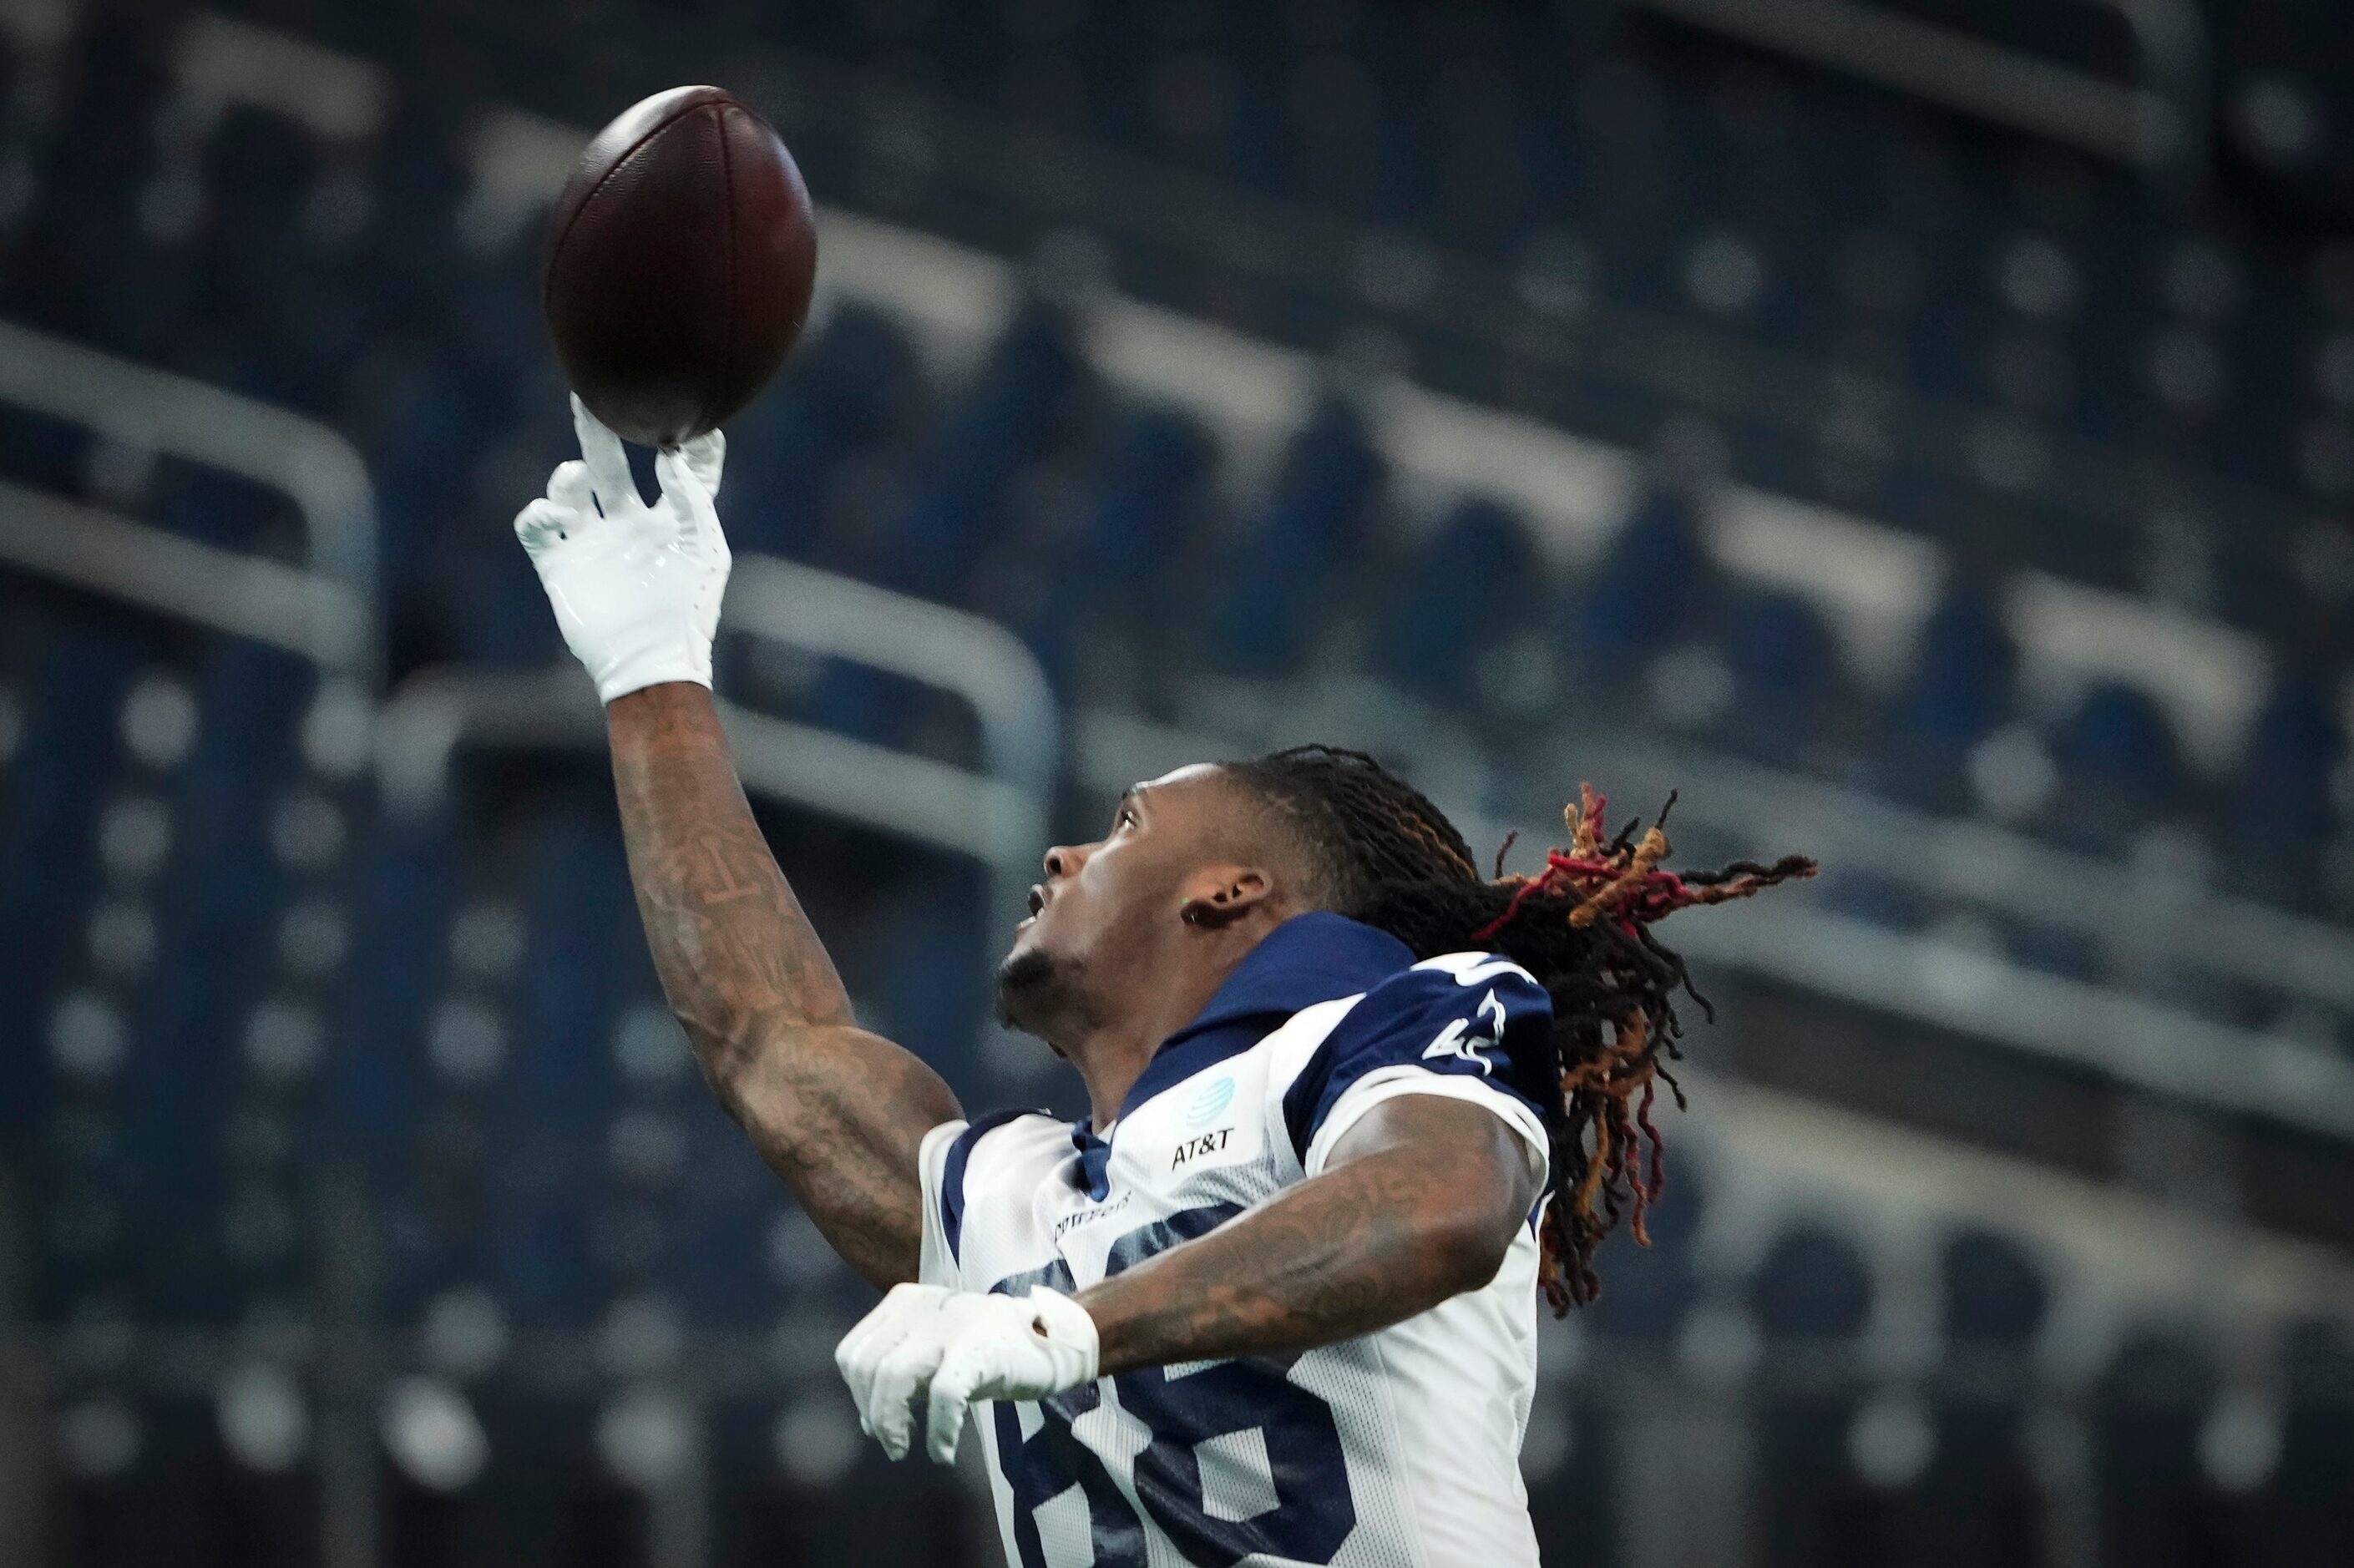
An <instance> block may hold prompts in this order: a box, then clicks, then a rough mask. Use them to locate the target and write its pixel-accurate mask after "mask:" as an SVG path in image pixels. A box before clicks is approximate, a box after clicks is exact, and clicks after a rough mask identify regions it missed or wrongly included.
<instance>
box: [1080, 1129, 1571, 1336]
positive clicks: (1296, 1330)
mask: <svg viewBox="0 0 2354 1568" xmlns="http://www.w3.org/2000/svg"><path fill="white" fill-rule="evenodd" d="M1535 1197H1536V1194H1535V1192H1534V1184H1533V1183H1532V1181H1531V1179H1530V1177H1529V1173H1528V1171H1527V1168H1526V1166H1525V1164H1524V1163H1523V1161H1522V1157H1521V1153H1520V1150H1519V1147H1518V1145H1517V1143H1516V1142H1515V1140H1514V1138H1513V1135H1512V1133H1511V1131H1510V1130H1509V1129H1507V1128H1505V1127H1504V1125H1503V1124H1502V1123H1501V1122H1500V1121H1499V1120H1498V1119H1497V1118H1495V1117H1494V1116H1493V1115H1492V1114H1490V1112H1488V1111H1485V1110H1482V1109H1480V1108H1479V1107H1476V1106H1469V1105H1465V1104H1463V1103H1462V1102H1460V1101H1456V1100H1447V1099H1438V1098H1433V1097H1420V1096H1412V1097H1405V1098H1401V1099H1396V1100H1392V1101H1390V1102H1388V1103H1387V1104H1385V1105H1383V1106H1381V1107H1376V1108H1375V1109H1374V1110H1373V1112H1372V1113H1370V1114H1369V1115H1368V1116H1367V1117H1366V1118H1365V1119H1364V1120H1363V1122H1362V1123H1360V1124H1359V1125H1358V1126H1357V1127H1356V1128H1352V1129H1351V1131H1350V1134H1349V1137H1348V1138H1347V1139H1343V1140H1342V1144H1341V1148H1340V1149H1338V1150H1335V1151H1334V1155H1333V1159H1332V1160H1331V1163H1330V1164H1328V1165H1327V1167H1326V1169H1325V1171H1324V1172H1323V1173H1322V1174H1321V1175H1319V1176H1315V1177H1312V1178H1310V1180H1308V1181H1302V1182H1301V1183H1299V1185H1298V1186H1296V1187H1292V1188H1290V1189H1288V1190H1287V1191H1286V1192H1283V1193H1281V1194H1280V1195H1278V1197H1276V1198H1274V1199H1272V1200H1270V1201H1269V1202H1266V1203H1264V1204H1262V1205H1261V1206H1259V1207H1258V1208H1257V1209H1254V1210H1252V1211H1251V1212H1250V1213H1246V1214H1243V1215H1241V1216H1240V1217H1238V1218H1236V1219H1234V1220H1231V1221H1229V1222H1227V1223H1226V1224H1224V1225H1221V1226H1219V1227H1218V1228H1217V1229H1216V1230H1214V1231H1212V1232H1211V1233H1210V1234H1207V1235H1204V1236H1201V1237H1198V1238H1197V1239H1195V1240H1193V1241H1190V1242H1187V1243H1185V1244H1184V1245H1181V1246H1175V1247H1172V1248H1170V1249H1169V1250H1168V1251H1167V1252H1164V1253H1162V1254H1161V1255H1159V1256H1157V1257H1155V1258H1153V1259H1151V1260H1150V1262H1148V1263H1144V1264H1140V1265H1139V1266H1137V1267H1135V1268H1132V1269H1129V1270H1128V1271H1127V1272H1126V1273H1123V1274H1118V1275H1114V1276H1113V1277H1111V1278H1109V1279H1107V1280H1105V1281H1104V1282H1103V1283H1102V1284H1100V1285H1097V1286H1096V1287H1093V1288H1091V1289H1088V1290H1086V1291H1083V1292H1081V1293H1080V1296H1079V1301H1080V1302H1081V1304H1082V1305H1084V1306H1085V1307H1086V1308H1087V1311H1088V1312H1089V1314H1090V1315H1092V1316H1093V1317H1094V1319H1095V1320H1096V1327H1097V1332H1098V1333H1099V1334H1100V1335H1101V1339H1102V1343H1101V1349H1100V1357H1101V1361H1100V1364H1101V1367H1102V1370H1103V1371H1104V1372H1105V1373H1106V1374H1110V1373H1114V1372H1125V1371H1128V1370H1129V1369H1131V1368H1134V1367H1140V1366H1158V1365H1161V1364H1164V1363H1166V1362H1170V1361H1209V1360H1214V1359H1216V1358H1219V1357H1224V1356H1243V1355H1267V1354H1272V1353H1276V1352H1279V1351H1299V1350H1308V1349H1311V1348H1313V1347H1314V1346H1317V1345H1325V1344H1331V1343H1332V1342H1333V1341H1334V1340H1345V1339H1350V1338H1352V1337H1353V1336H1355V1335H1358V1334H1365V1333H1371V1332H1372V1331H1373V1330H1376V1329H1383V1328H1386V1327H1388V1326H1389V1325H1390V1324H1392V1323H1395V1322H1399V1321H1401V1320H1403V1319H1407V1318H1411V1317H1413V1316H1414V1315H1415V1314H1416V1313H1417V1312H1421V1311H1424V1310H1426V1309H1427V1308H1432V1307H1435V1306H1437V1304H1438V1303H1439V1302H1441V1301H1444V1300H1446V1299H1447V1298H1449V1297H1451V1296H1455V1295H1458V1294H1459V1293H1461V1292H1462V1291H1465V1290H1469V1289H1475V1288H1477V1287H1479V1286H1481V1285H1484V1284H1486V1283H1487V1282H1488V1281H1489V1280H1490V1279H1492V1278H1494V1277H1495V1274H1496V1269H1497V1267H1498V1266H1499V1265H1500V1263H1501V1262H1502V1261H1503V1257H1504V1253H1505V1249H1506V1248H1507V1247H1508V1246H1509V1245H1510V1244H1511V1238H1512V1235H1513V1233H1514V1231H1515V1230H1516V1228H1517V1227H1518V1226H1519V1224H1521V1221H1522V1217H1523V1216H1524V1215H1525V1214H1526V1213H1528V1210H1529V1207H1530V1205H1531V1204H1532V1202H1534V1201H1535Z"/></svg>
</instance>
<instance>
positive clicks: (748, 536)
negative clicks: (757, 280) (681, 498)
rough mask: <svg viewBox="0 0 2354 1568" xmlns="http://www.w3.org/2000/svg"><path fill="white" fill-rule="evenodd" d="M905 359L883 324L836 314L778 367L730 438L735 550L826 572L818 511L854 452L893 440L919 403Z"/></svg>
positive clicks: (899, 340) (826, 548) (904, 347)
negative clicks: (816, 564) (777, 377)
mask: <svg viewBox="0 0 2354 1568" xmlns="http://www.w3.org/2000/svg"><path fill="white" fill-rule="evenodd" d="M918 386H919V373H918V369H917V365H916V363H915V359H914V354H913V351H912V349H911V348H910V347H909V346H908V344H907V339H906V337H905V335H904V334H902V332H901V331H900V329H899V327H898V326H897V325H896V323H893V322H892V321H891V320H890V319H889V318H888V317H886V316H884V315H882V314H880V313H876V312H875V311H871V310H866V309H864V308H861V307H858V306H854V305H843V306H841V307H839V308H837V309H836V310H835V312H834V313H833V314H832V316H830V317H829V318H828V319H827V321H826V323H825V324H824V326H823V328H822V330H821V331H819V332H818V333H817V334H815V335H814V337H813V339H812V340H811V341H810V342H808V343H805V344H802V345H801V347H800V348H799V349H797V350H796V351H795V353H794V355H793V356H792V358H791V359H790V360H789V361H788V362H787V363H786V367H785V372H784V376H783V378H782V380H781V382H780V383H779V386H778V387H777V388H776V389H775V390H774V391H772V392H770V393H769V394H768V395H767V396H766V397H761V398H760V399H759V400H758V401H757V402H755V403H754V404H753V405H752V407H751V408H749V409H748V410H747V411H746V413H745V415H744V416H743V418H740V419H739V420H737V424H736V426H735V427H734V428H733V429H731V430H730V432H729V438H728V453H727V475H726V489H727V491H728V500H727V501H726V505H725V508H724V509H725V512H726V518H727V527H728V533H729V536H730V539H731V541H732V542H733V543H734V544H735V546H736V547H737V548H738V549H739V550H760V551H767V552H769V553H771V554H776V555H787V556H802V557H805V558H810V559H814V560H818V561H821V562H826V563H829V564H831V563H832V561H833V560H834V559H836V558H837V557H838V556H839V554H840V546H834V545H832V544H830V543H829V541H828V540H827V538H826V537H825V524H826V503H827V500H828V496H829V493H830V490H831V487H832V482H833V479H834V476H835V475H836V473H838V472H839V471H840V469H841V466H842V463H843V461H844V460H845V459H847V458H848V457H850V456H851V455H852V454H853V453H854V452H857V451H859V450H864V449H865V448H868V447H870V446H873V445H875V444H876V443H878V442H881V441H885V440H889V439H891V438H893V437H894V436H896V435H897V434H899V433H900V430H901V429H902V427H903V426H904V425H905V424H906V423H907V420H908V418H909V417H910V415H911V414H912V412H913V409H914V405H915V403H916V401H917V397H919V396H920V394H919V390H918Z"/></svg>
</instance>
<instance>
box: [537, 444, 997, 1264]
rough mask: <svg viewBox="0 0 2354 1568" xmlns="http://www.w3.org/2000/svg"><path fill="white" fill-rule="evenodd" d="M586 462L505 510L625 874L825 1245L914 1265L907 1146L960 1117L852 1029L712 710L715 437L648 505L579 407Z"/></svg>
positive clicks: (671, 463) (665, 968) (718, 1074)
mask: <svg viewBox="0 0 2354 1568" xmlns="http://www.w3.org/2000/svg"><path fill="white" fill-rule="evenodd" d="M573 411H574V423H575V427H576V429H578V432H579V436H580V448H581V454H582V461H574V462H567V463H565V464H563V465H562V466H561V467H559V468H558V469H557V471H556V473H555V476H554V478H553V479H551V480H550V482H549V484H548V492H547V494H546V497H544V498H542V499H541V500H538V501H535V502H533V503H531V504H530V505H529V506H527V507H525V509H524V512H523V514H522V515H521V516H519V517H518V518H517V519H516V520H515V532H516V534H517V535H518V536H519V537H520V538H521V539H522V540H523V543H524V547H525V549H526V550H527V551H529V552H530V554H531V557H532V562H533V565H534V566H535V567H537V569H538V571H539V576H540V580H541V582H542V584H543V585H544V586H545V587H546V589H547V593H548V598H549V600H550V601H551V602H552V603H553V604H554V606H555V608H556V614H557V622H558V623H559V624H560V625H561V626H562V628H563V630H564V638H565V641H566V642H567V644H568V645H569V646H570V647H571V649H572V651H573V652H574V653H575V654H576V655H578V657H579V659H580V662H582V663H583V664H584V665H586V666H587V667H588V673H589V674H590V675H591V676H592V677H594V678H595V680H596V682H597V688H598V693H599V695H600V696H601V697H603V698H604V699H605V703H606V710H605V712H606V722H607V726H608V730H609V733H610V738H611V743H612V750H613V778H614V785H615V788H616V789H617V791H618V793H619V795H620V809H621V827H622V832H623V835H624V837H625V839H626V840H627V842H628V846H629V856H630V878H631V883H632V884H633V885H635V887H636V890H637V898H638V910H639V913H640V915H641V916H642V917H643V918H644V921H645V927H646V939H647V942H648V944H649V945H650V946H651V947H652V949H653V957H654V966H655V968H656V969H658V970H659V971H660V973H661V975H662V982H663V991H664V992H665V993H667V995H668V996H669V998H670V1004H671V1009H672V1011H673V1012H674V1013H676V1014H677V1016H678V1020H679V1022H680V1023H681V1024H682V1025H684V1028H685V1030H686V1033H687V1038H688V1039H689V1040H690V1041H691V1042H692V1043H693V1044H694V1046H695V1055H696V1057H697V1059H698V1060H699V1061H700V1062H701V1063H702V1065H703V1071H704V1075H705V1077H706V1078H707V1079H708V1080H709V1081H710V1084H711V1086H712V1089H713V1090H714V1092H715V1093H716V1094H717V1095H718V1097H719V1099H720V1102H721V1104H723V1105H725V1106H726V1107H727V1111H728V1114H729V1115H731V1116H733V1117H734V1118H736V1119H737V1122H739V1123H740V1124H742V1126H743V1128H744V1129H745V1131H746V1132H748V1133H749V1134H750V1135H751V1138H752V1141H753V1143H754V1144H755V1145H756V1146H757V1147H758V1149H759V1150H760V1154H761V1157H762V1158H763V1159H765V1160H767V1161H768V1162H769V1166H770V1167H771V1168H773V1169H774V1170H775V1171H777V1173H778V1174H779V1175H780V1176H782V1177H783V1178H784V1179H785V1181H786V1182H787V1183H788V1184H789V1185H790V1187H791V1188H792V1190H793V1192H794V1194H795V1195H796V1196H797V1197H799V1198H800V1200H801V1204H802V1206H803V1207H804V1208H806V1209H807V1210H808V1211H809V1212H810V1214H811V1218H813V1219H814V1220H815V1221H816V1222H817V1224H818V1228H819V1229H820V1230H821V1231H822V1232H823V1233H824V1234H825V1236H826V1239H827V1240H828V1241H830V1242H831V1243H832V1245H833V1247H834V1249H835V1250H836V1251H837V1252H839V1253H841V1254H842V1255H843V1257H844V1258H845V1259H847V1260H848V1261H849V1263H850V1264H851V1266H853V1267H854V1268H856V1269H857V1270H858V1272H859V1273H861V1274H862V1275H864V1276H865V1277H867V1278H868V1279H870V1280H872V1281H873V1282H875V1284H877V1285H882V1286H888V1285H891V1284H894V1283H896V1282H898V1281H901V1280H909V1279H913V1278H915V1277H916V1271H917V1256H918V1253H919V1250H920V1247H921V1244H922V1239H923V1220H922V1213H921V1207H922V1192H921V1183H920V1181H919V1178H918V1176H917V1150H918V1147H919V1146H920V1144H921V1143H922V1140H923V1137H924V1134H925V1133H926V1132H927V1131H928V1130H930V1129H931V1128H934V1127H937V1126H938V1125H939V1124H940V1123H941V1122H944V1121H949V1120H953V1119H954V1118H956V1117H957V1115H958V1114H959V1113H958V1109H957V1104H956V1099H955V1097H953V1096H952V1095H951V1094H949V1088H948V1086H947V1085H946V1084H944V1083H942V1082H941V1081H940V1078H939V1076H938V1074H936V1073H934V1072H933V1071H932V1070H931V1069H930V1068H929V1067H928V1066H926V1065H924V1064H923V1063H922V1062H920V1061H918V1060H917V1058H916V1057H915V1056H914V1055H913V1054H910V1053H908V1052H907V1051H906V1050H903V1049H902V1048H900V1047H899V1046H897V1045H895V1044H892V1043H891V1042H889V1041H887V1040H885V1039H882V1038H881V1037H879V1036H877V1035H875V1034H871V1033H867V1032H865V1031H864V1030H862V1029H860V1028H858V1027H857V1025H856V1024H855V1023H854V1022H853V1020H852V1016H851V1010H850V999H849V997H848V995H847V994H846V993H845V992H844V991H843V987H842V981H841V980H840V978H839V977H838V976H837V975H836V974H835V973H834V969H833V963H832V959H829V958H828V957H827V956H826V952H825V948H824V947H823V945H822V943H821V942H820V941H819V940H818V937H817V933H816V931H815V930H814V929H812V928H811V925H810V922H809V918H808V916H806V915H804V914H803V913H802V911H801V905H800V902H799V901H798V900H797V899H795V898H794V896H793V893H792V889H791V888H790V887H789V886H788V885H786V883H785V879H784V875H783V874H782V873H781V872H780V871H779V869H778V867H777V863H776V859H775V857H774V856H773V855H772V854H771V853H769V846H768V842H767V841H766V840H764V839H763V838H762V837H761V836H760V831H759V828H758V825H757V824H756V823H755V822H754V821H753V820H752V812H751V808H750V807H749V806H748V804H747V803H746V801H745V799H744V791H743V788H742V786H741V785H740V784H738V783H737V778H736V770H735V767H734V764H733V763H732V761H731V760H730V759H729V756H728V751H727V741H726V736H725V734H724V733H723V732H722V731H721V729H720V727H719V720H718V715H717V714H716V711H715V709H714V708H713V705H712V701H711V692H710V683H711V641H712V636H713V634H714V632H715V631H716V630H717V627H718V620H719V601H720V597H721V594H722V592H723V591H724V589H725V588H726V581H727V568H728V564H729V556H728V552H727V544H726V538H725V537H724V536H723V535H722V534H721V532H720V528H719V520H718V516H717V514H716V511H715V509H714V507H713V497H714V495H715V494H716V492H717V490H718V485H719V473H720V465H721V461H722V458H723V455H724V450H725V449H724V446H723V444H722V439H721V437H720V436H719V435H718V434H717V432H716V431H715V432H713V433H712V434H710V435H707V436H702V437H698V438H696V439H695V440H690V441H688V442H686V443H685V444H684V446H682V447H680V448H678V449H677V450H672V451H665V452H663V454H661V456H660V457H659V458H658V459H657V460H656V463H655V468H656V471H657V473H658V475H659V476H660V478H661V481H662V487H663V495H662V499H661V501H660V502H658V503H655V504H653V505H652V506H649V505H647V504H645V503H644V502H643V501H642V500H641V499H640V497H639V495H638V492H637V489H636V486H635V483H634V482H633V481H632V480H631V476H630V471H629V464H628V461H627V458H626V456H625V454H624V453H623V451H622V448H621V443H620V439H619V438H617V437H616V436H614V434H613V433H612V432H611V431H610V430H608V429H605V428H604V427H603V426H602V425H600V424H599V423H598V422H597V420H596V419H595V418H594V417H593V416H591V415H589V414H588V411H587V410H586V409H585V408H581V406H580V405H579V403H578V400H577V399H576V400H575V402H574V404H573Z"/></svg>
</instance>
